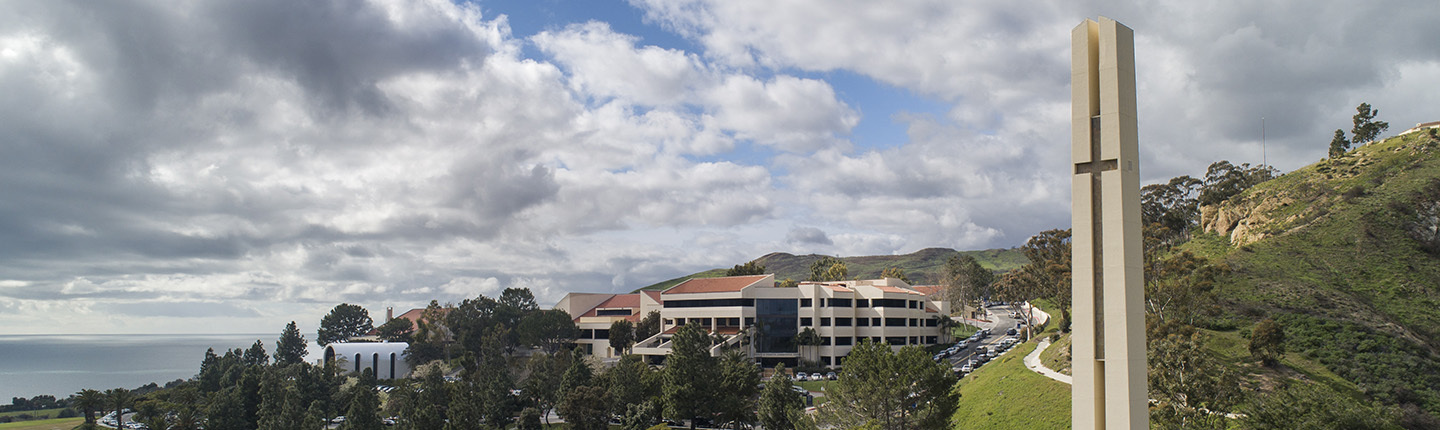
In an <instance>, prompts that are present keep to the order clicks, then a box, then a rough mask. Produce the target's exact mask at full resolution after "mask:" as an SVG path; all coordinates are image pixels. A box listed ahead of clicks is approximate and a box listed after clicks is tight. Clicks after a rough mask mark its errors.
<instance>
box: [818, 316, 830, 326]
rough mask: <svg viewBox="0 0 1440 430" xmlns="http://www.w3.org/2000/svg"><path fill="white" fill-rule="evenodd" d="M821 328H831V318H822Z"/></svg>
mask: <svg viewBox="0 0 1440 430" xmlns="http://www.w3.org/2000/svg"><path fill="white" fill-rule="evenodd" d="M820 326H821V327H829V326H830V318H820Z"/></svg>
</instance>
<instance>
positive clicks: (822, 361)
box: [820, 357, 830, 366]
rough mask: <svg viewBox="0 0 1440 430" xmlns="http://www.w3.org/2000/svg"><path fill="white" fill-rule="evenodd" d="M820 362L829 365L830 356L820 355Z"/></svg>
mask: <svg viewBox="0 0 1440 430" xmlns="http://www.w3.org/2000/svg"><path fill="white" fill-rule="evenodd" d="M820 363H821V364H824V365H826V366H829V365H830V357H820Z"/></svg>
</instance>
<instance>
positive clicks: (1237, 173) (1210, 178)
mask: <svg viewBox="0 0 1440 430" xmlns="http://www.w3.org/2000/svg"><path fill="white" fill-rule="evenodd" d="M1275 172H1276V171H1275V169H1274V168H1271V167H1270V166H1256V167H1250V164H1249V163H1241V164H1240V165H1239V166H1236V165H1233V164H1230V162H1229V161H1223V160H1222V161H1217V162H1214V163H1211V164H1210V167H1209V168H1206V169H1205V180H1204V183H1203V184H1202V185H1201V186H1200V197H1199V200H1200V205H1201V206H1208V205H1214V204H1219V203H1220V202H1223V201H1226V200H1229V199H1230V198H1231V197H1234V196H1236V195H1238V194H1240V193H1242V192H1245V190H1248V189H1250V187H1253V186H1255V185H1257V184H1259V183H1261V182H1265V181H1268V180H1270V179H1271V178H1274V177H1275Z"/></svg>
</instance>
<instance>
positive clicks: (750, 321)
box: [745, 317, 755, 327]
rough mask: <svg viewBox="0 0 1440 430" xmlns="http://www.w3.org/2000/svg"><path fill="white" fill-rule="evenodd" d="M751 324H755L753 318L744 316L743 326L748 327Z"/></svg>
mask: <svg viewBox="0 0 1440 430" xmlns="http://www.w3.org/2000/svg"><path fill="white" fill-rule="evenodd" d="M753 325H755V318H751V317H745V326H746V327H750V326H753Z"/></svg>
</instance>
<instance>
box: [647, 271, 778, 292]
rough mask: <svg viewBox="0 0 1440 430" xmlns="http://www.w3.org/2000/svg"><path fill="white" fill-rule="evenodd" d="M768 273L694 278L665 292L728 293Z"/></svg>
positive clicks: (760, 278) (758, 280)
mask: <svg viewBox="0 0 1440 430" xmlns="http://www.w3.org/2000/svg"><path fill="white" fill-rule="evenodd" d="M768 276H769V275H754V276H727V277H724V278H695V279H690V280H687V281H685V282H681V283H680V285H676V286H673V287H670V289H668V290H665V294H691V293H729V292H736V291H740V290H741V289H743V288H745V287H748V286H750V285H753V284H755V283H756V282H760V280H762V279H765V278H766V277H768Z"/></svg>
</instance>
